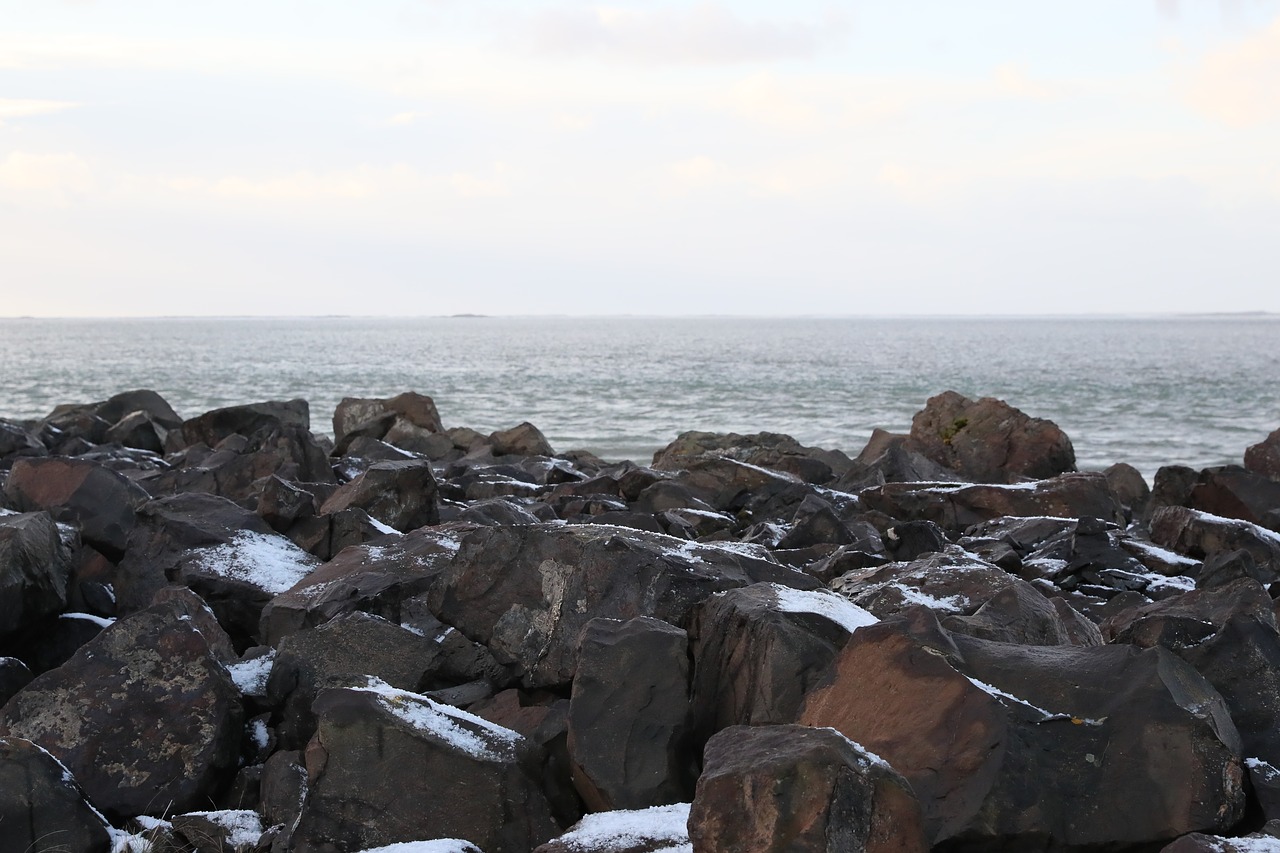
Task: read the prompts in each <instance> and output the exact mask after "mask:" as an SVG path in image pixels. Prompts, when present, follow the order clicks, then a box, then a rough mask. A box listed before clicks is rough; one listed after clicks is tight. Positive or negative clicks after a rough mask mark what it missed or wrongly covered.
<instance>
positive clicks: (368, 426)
mask: <svg viewBox="0 0 1280 853" xmlns="http://www.w3.org/2000/svg"><path fill="white" fill-rule="evenodd" d="M397 422H401V423H403V424H406V425H409V426H412V427H416V428H418V429H420V430H424V431H426V432H428V433H439V432H443V431H444V427H443V426H442V425H441V423H440V413H439V412H438V411H436V404H435V401H434V400H432V399H431V398H430V397H428V396H426V395H424V394H418V393H415V392H413V391H406V392H405V393H403V394H397V395H396V396H394V397H390V398H387V399H385V400H378V399H372V400H370V399H359V398H355V397H344V398H343V399H342V401H341V402H339V403H338V407H337V408H336V409H334V412H333V439H334V442H335V443H336V445H337V449H338V451H339V452H341V451H343V450H344V449H345V448H346V446H347V445H348V444H349V443H350V440H351V439H353V438H356V437H357V436H369V437H371V438H378V439H381V438H384V437H385V436H386V435H387V432H388V431H389V430H391V429H392V428H393V427H394V426H395V425H396V424H397ZM390 443H392V444H394V443H395V442H390Z"/></svg>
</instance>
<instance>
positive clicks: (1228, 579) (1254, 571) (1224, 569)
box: [1196, 551, 1270, 589]
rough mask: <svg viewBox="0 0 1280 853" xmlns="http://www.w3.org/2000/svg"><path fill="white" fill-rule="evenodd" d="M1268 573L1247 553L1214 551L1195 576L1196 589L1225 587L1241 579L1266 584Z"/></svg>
mask: <svg viewBox="0 0 1280 853" xmlns="http://www.w3.org/2000/svg"><path fill="white" fill-rule="evenodd" d="M1269 574H1270V573H1269V572H1265V571H1262V570H1260V569H1259V568H1258V564H1257V563H1256V562H1254V559H1253V555H1252V554H1250V553H1249V552H1248V551H1215V552H1213V553H1212V554H1210V555H1209V556H1208V557H1206V558H1205V561H1204V563H1203V564H1202V565H1201V566H1200V570H1199V572H1198V573H1197V574H1196V589H1212V588H1213V587H1215V586H1226V585H1227V584H1229V583H1232V582H1233V581H1238V580H1240V579H1241V578H1252V579H1253V580H1255V581H1257V582H1258V583H1267V582H1268V576H1269Z"/></svg>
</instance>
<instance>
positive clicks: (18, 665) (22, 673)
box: [0, 657, 34, 707]
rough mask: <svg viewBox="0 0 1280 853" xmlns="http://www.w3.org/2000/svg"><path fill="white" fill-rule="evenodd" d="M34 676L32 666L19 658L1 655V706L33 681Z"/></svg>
mask: <svg viewBox="0 0 1280 853" xmlns="http://www.w3.org/2000/svg"><path fill="white" fill-rule="evenodd" d="M33 677H34V676H33V675H32V674H31V670H30V668H28V666H27V665H26V664H25V663H23V662H22V661H20V660H18V659H17V658H8V657H0V707H2V706H3V705H4V703H5V702H8V701H9V699H10V698H12V697H13V695H14V694H15V693H17V692H18V691H19V690H21V689H22V688H24V687H26V686H27V685H28V684H30V683H31V679H32V678H33Z"/></svg>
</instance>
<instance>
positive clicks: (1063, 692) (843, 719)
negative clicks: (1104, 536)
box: [800, 610, 1245, 851]
mask: <svg viewBox="0 0 1280 853" xmlns="http://www.w3.org/2000/svg"><path fill="white" fill-rule="evenodd" d="M1015 697H1016V698H1015ZM800 722H801V723H802V724H806V725H813V726H833V727H834V728H836V729H837V730H839V731H841V732H843V733H844V734H845V735H847V736H848V737H849V738H851V739H853V740H854V741H856V742H858V743H860V744H863V745H864V746H865V747H866V748H867V749H870V750H872V751H873V752H875V753H876V754H878V755H881V756H883V757H884V758H885V759H886V760H887V761H888V762H889V763H890V764H891V765H893V767H894V768H895V769H897V770H898V771H900V772H901V773H902V775H903V776H905V777H906V779H907V780H908V781H909V782H910V783H911V786H912V788H913V789H914V791H915V793H916V795H917V797H918V798H919V800H920V803H921V806H922V809H923V812H924V823H925V826H926V832H927V837H928V838H929V839H930V841H931V843H933V844H935V845H936V844H941V843H943V842H947V843H948V844H949V845H950V846H951V847H953V848H958V849H974V850H977V849H986V850H996V849H1005V850H1013V849H1016V850H1023V851H1032V850H1089V849H1101V848H1110V849H1125V848H1126V847H1127V848H1139V847H1140V846H1141V845H1154V844H1156V843H1159V842H1162V841H1168V840H1170V839H1172V838H1175V837H1177V836H1178V835H1181V834H1183V833H1186V832H1191V831H1196V830H1200V831H1217V830H1222V829H1226V828H1228V827H1231V826H1234V825H1235V823H1236V822H1237V821H1238V820H1239V819H1240V818H1241V816H1242V814H1243V810H1244V802H1245V797H1244V789H1243V767H1242V765H1241V762H1240V758H1239V755H1240V753H1239V749H1240V739H1239V735H1238V734H1237V732H1236V730H1235V727H1234V725H1233V724H1232V722H1231V718H1230V716H1229V714H1228V712H1227V709H1226V706H1225V704H1224V703H1223V700H1222V698H1221V697H1220V696H1219V695H1218V694H1217V692H1216V691H1215V690H1214V689H1213V687H1212V686H1211V685H1210V684H1209V683H1208V682H1207V681H1205V680H1204V678H1203V677H1202V676H1200V675H1199V674H1198V673H1197V672H1196V671H1195V670H1194V669H1193V668H1192V667H1191V666H1190V665H1188V664H1186V663H1185V662H1183V661H1181V660H1179V659H1178V658H1177V657H1175V656H1174V655H1173V654H1172V653H1170V652H1168V651H1166V650H1164V649H1160V648H1155V649H1147V650H1141V651H1140V650H1137V649H1134V648H1132V647H1126V646H1095V647H1089V648H1081V647H1077V646H1042V647H1028V646H1019V645H1012V644H1007V643H993V642H989V641H986V640H978V639H973V638H970V637H963V636H958V635H948V634H947V633H946V632H945V631H943V630H942V629H941V628H939V627H938V625H937V623H936V622H934V621H933V620H932V617H931V616H930V615H929V614H928V613H927V612H925V611H919V610H918V611H916V612H915V613H913V614H912V615H911V620H909V621H905V620H904V621H896V622H886V623H881V624H879V625H872V626H869V627H867V628H863V629H859V630H858V631H857V632H855V633H854V635H853V636H852V637H851V639H850V641H849V643H848V644H847V645H846V646H845V647H844V649H843V650H841V652H840V654H839V656H838V657H837V658H836V661H835V663H834V665H833V667H832V669H831V671H830V679H829V682H828V683H827V684H826V686H824V687H821V688H819V689H818V690H816V691H814V692H813V693H811V694H810V695H809V697H808V698H807V700H806V703H805V709H804V713H803V714H802V716H801V718H800ZM1134 744H1149V746H1146V747H1145V748H1138V749H1135V748H1134ZM1135 790H1144V791H1147V792H1148V793H1147V795H1146V796H1143V797H1142V798H1140V799H1135V798H1134V797H1133V796H1132V795H1133V792H1134V791H1135Z"/></svg>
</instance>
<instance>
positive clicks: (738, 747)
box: [688, 725, 929, 853]
mask: <svg viewBox="0 0 1280 853" xmlns="http://www.w3.org/2000/svg"><path fill="white" fill-rule="evenodd" d="M688 826H689V840H690V841H691V842H692V846H693V851H694V853H890V851H892V853H925V851H927V850H928V849H929V844H928V841H927V839H926V836H925V834H924V830H923V827H922V823H921V814H920V806H919V804H918V803H917V802H916V799H915V796H914V794H913V793H912V791H911V786H910V785H909V784H908V783H907V781H906V780H905V779H903V777H902V776H901V775H900V774H898V773H897V772H896V771H894V770H893V768H891V767H890V766H889V765H888V764H886V763H885V762H884V760H883V759H881V758H879V757H878V756H876V755H873V754H871V753H869V752H867V750H865V749H863V748H862V747H860V746H858V745H857V744H855V743H853V742H851V741H850V740H849V739H847V738H845V737H844V736H842V735H840V734H839V733H838V732H835V731H832V730H831V729H814V728H809V727H806V726H795V725H779V726H760V727H751V726H733V727H731V728H727V729H725V730H723V731H721V732H719V733H717V734H716V736H715V737H713V738H711V740H710V741H709V742H708V743H707V748H706V755H705V764H704V767H703V771H702V775H701V776H700V777H699V778H698V790H697V793H696V794H695V795H694V798H693V804H692V806H691V807H690V809H689V824H688Z"/></svg>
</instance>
